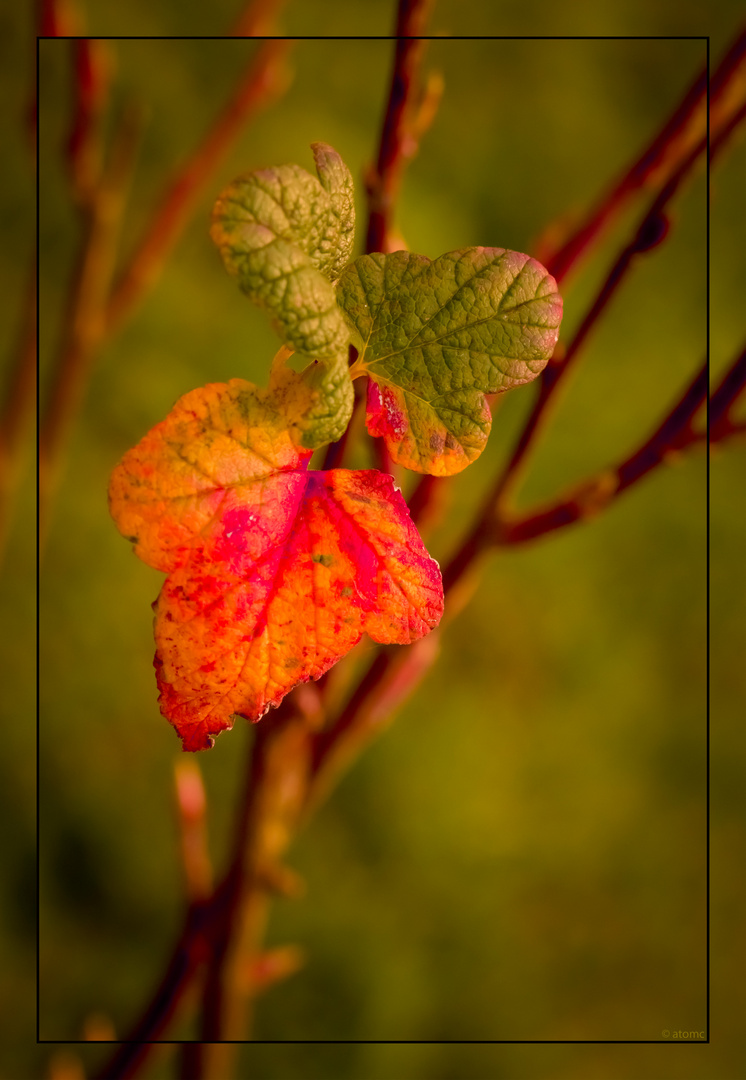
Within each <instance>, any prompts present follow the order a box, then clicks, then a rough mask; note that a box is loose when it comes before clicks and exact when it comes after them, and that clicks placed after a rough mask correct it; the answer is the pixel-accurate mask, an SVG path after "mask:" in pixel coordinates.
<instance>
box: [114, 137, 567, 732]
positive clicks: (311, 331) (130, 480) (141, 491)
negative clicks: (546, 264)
mask: <svg viewBox="0 0 746 1080" xmlns="http://www.w3.org/2000/svg"><path fill="white" fill-rule="evenodd" d="M311 149H312V152H313V156H314V161H315V164H316V173H317V176H316V177H314V176H311V175H310V174H309V173H308V172H306V171H305V170H304V169H302V168H300V167H299V166H297V165H282V166H278V167H275V168H269V169H262V170H258V171H256V172H253V173H250V174H248V175H245V176H242V177H239V178H238V179H237V180H235V181H234V182H233V183H232V184H230V185H229V186H228V188H226V190H225V191H224V192H223V193H222V194H221V196H220V197H219V199H218V200H217V202H216V204H215V209H214V213H213V224H212V230H211V235H212V238H213V240H214V241H215V243H216V245H217V247H218V249H219V251H220V253H221V256H222V258H223V261H224V263H225V266H226V268H227V270H228V271H229V273H231V274H232V275H233V276H235V277H236V278H237V279H238V283H239V286H240V288H241V289H242V291H243V292H244V293H245V294H246V295H247V296H248V298H249V299H250V300H251V301H252V302H253V303H256V304H259V305H261V306H262V307H264V308H266V309H267V311H268V312H269V314H270V316H271V318H272V320H273V324H274V326H275V328H276V330H277V332H278V334H279V336H280V338H281V340H282V347H281V348H280V350H279V351H278V353H277V355H276V356H275V358H274V361H273V363H272V365H271V369H270V372H269V379H268V385H267V387H266V388H262V387H257V386H255V385H253V384H251V383H248V382H246V381H244V380H241V379H233V380H231V382H229V383H227V384H213V385H210V386H206V387H203V388H201V389H198V390H194V391H192V392H191V393H189V394H187V395H185V396H184V397H183V398H181V399H180V401H179V402H177V404H176V406H175V407H174V409H173V410H172V412H171V413H170V414H169V415H168V417H167V418H166V419H165V420H164V421H163V422H162V423H161V424H158V425H156V427H155V428H154V429H153V430H152V431H151V432H150V433H149V434H148V435H147V436H145V438H144V439H143V440H142V441H141V442H140V443H139V444H138V446H137V447H135V448H134V449H133V450H131V451H130V452H129V453H128V454H127V455H125V457H124V459H123V461H122V462H121V463H120V465H119V466H117V468H116V469H115V471H114V474H113V476H112V480H111V485H110V507H111V512H112V515H113V517H114V520H115V522H116V524H117V526H118V528H119V529H120V531H121V532H122V533H123V535H125V536H126V537H127V538H128V539H130V540H131V541H132V543H133V544H134V545H135V551H136V553H137V554H138V555H139V556H140V557H141V558H142V559H144V561H146V562H147V563H149V564H150V565H151V566H154V567H156V568H157V569H160V570H163V571H165V572H166V573H167V574H168V575H169V577H168V579H167V581H166V584H165V585H164V587H163V590H162V591H161V595H160V596H159V599H158V601H157V602H156V604H155V605H154V607H155V610H156V623H155V636H156V645H157V652H156V659H155V666H156V669H157V673H158V684H159V688H160V704H161V711H162V712H163V713H164V715H165V716H166V717H167V718H168V719H169V720H170V721H171V722H172V723H173V724H174V726H175V727H176V729H177V732H178V733H179V735H180V737H181V738H182V742H183V745H184V748H185V749H190V750H194V749H203V748H206V747H209V746H211V745H212V743H213V737H214V735H215V734H217V733H219V732H220V731H222V730H224V729H225V728H228V727H230V726H231V725H232V722H233V717H234V716H235V715H237V714H238V715H242V716H246V717H247V718H249V719H250V720H258V719H259V718H260V717H261V716H262V715H263V714H264V713H265V712H266V710H267V709H268V708H269V707H270V706H273V705H277V704H279V702H280V701H281V700H282V698H283V697H284V695H285V694H286V693H287V692H288V691H289V690H290V689H292V687H293V686H295V685H297V683H299V682H301V681H305V680H307V679H309V678H318V677H319V676H320V675H321V674H323V673H324V672H325V671H327V670H328V669H329V667H331V666H332V664H334V663H335V662H336V661H337V660H338V659H340V658H341V657H342V656H343V655H344V654H345V653H346V652H348V651H349V649H350V648H352V647H353V646H354V645H355V644H356V643H357V641H359V640H360V637H361V636H362V634H363V633H368V634H369V635H370V636H371V637H372V638H373V639H374V640H376V641H379V642H398V643H406V642H411V641H414V640H416V639H417V638H419V637H421V636H423V635H424V634H426V633H428V632H429V631H430V630H431V629H432V628H433V627H434V626H436V625H437V623H438V622H439V620H440V616H441V614H442V610H443V589H442V582H441V578H440V572H439V569H438V566H437V564H436V563H435V562H434V560H432V559H431V558H430V557H429V555H428V554H427V551H426V550H425V548H424V545H423V543H422V540H421V539H420V537H419V534H418V533H417V530H416V528H415V526H414V524H413V523H412V521H411V519H410V516H409V512H408V510H407V507H406V504H405V502H404V500H403V498H402V496H401V494H400V492H399V491H398V490H397V489H396V488H395V486H394V483H393V479H392V478H391V477H389V476H386V475H384V474H382V473H380V472H377V471H376V470H364V471H358V472H351V471H348V470H344V469H335V470H330V471H326V472H324V471H321V472H317V471H309V470H308V459H309V458H310V456H311V453H312V451H313V450H314V449H316V448H318V447H321V446H323V445H325V444H327V443H329V442H333V441H336V440H338V439H339V438H340V437H341V436H342V435H343V434H344V432H345V430H346V428H347V426H348V424H349V422H350V419H351V416H352V409H353V402H354V394H353V386H352V383H353V380H354V379H356V378H361V377H364V376H365V377H367V379H368V395H367V428H368V431H369V433H370V434H371V435H373V436H375V437H380V438H383V439H384V441H385V443H386V447H387V450H388V453H389V455H390V457H391V459H392V460H393V461H394V462H396V463H398V464H401V465H403V466H405V467H406V468H408V469H412V470H414V471H417V472H421V473H429V474H432V475H436V476H445V475H451V474H453V473H457V472H459V471H461V470H462V469H463V468H465V467H466V465H468V464H469V463H470V462H471V461H473V460H474V459H475V458H476V457H477V456H478V455H479V454H480V453H481V451H482V449H483V447H484V445H485V442H486V439H487V436H488V434H489V430H490V425H491V416H490V409H489V404H488V401H487V398H486V395H488V394H495V393H499V392H502V391H505V390H508V389H511V388H512V387H514V386H518V385H521V384H522V383H526V382H529V381H530V380H531V379H533V378H535V377H536V376H537V375H538V374H539V373H540V372H541V371H542V369H543V368H544V366H545V365H546V363H547V362H548V360H549V358H550V356H551V354H552V351H553V349H554V346H555V344H556V342H557V337H558V334H559V326H560V321H561V318H562V301H561V299H560V297H559V294H558V292H557V287H556V283H555V281H554V279H553V278H552V277H551V276H550V275H549V274H548V273H547V271H546V270H545V269H544V268H543V267H542V266H541V265H540V264H539V263H538V262H536V260H534V259H532V258H530V257H529V256H527V255H523V254H520V253H517V252H513V251H507V250H505V249H502V248H464V249H461V250H458V251H452V252H449V253H447V254H445V255H443V256H441V257H440V258H439V259H436V260H434V261H431V260H430V259H428V258H426V257H425V256H422V255H416V254H412V253H410V252H407V251H396V252H393V253H391V254H386V255H384V254H381V253H373V254H370V255H363V256H362V257H360V258H357V259H354V260H351V259H350V257H351V254H352V248H353V242H354V224H355V223H354V203H353V184H352V177H351V176H350V173H349V170H348V169H347V167H346V165H345V164H344V162H343V161H342V159H341V157H340V156H339V154H337V152H336V151H335V150H334V149H333V148H332V147H330V146H328V145H327V144H325V143H314V144H312V148H311ZM293 354H297V356H298V357H300V358H301V359H302V360H303V361H306V363H305V366H303V367H302V369H301V370H300V371H296V370H295V369H294V368H293V367H290V366H289V365H288V360H289V358H290V357H291V356H292V355H293ZM351 356H352V358H353V361H352V363H350V357H351Z"/></svg>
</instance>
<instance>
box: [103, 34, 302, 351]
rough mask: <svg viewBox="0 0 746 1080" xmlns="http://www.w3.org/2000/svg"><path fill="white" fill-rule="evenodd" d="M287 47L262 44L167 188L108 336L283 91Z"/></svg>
mask: <svg viewBox="0 0 746 1080" xmlns="http://www.w3.org/2000/svg"><path fill="white" fill-rule="evenodd" d="M292 44H293V43H292V41H290V40H288V39H274V40H265V41H264V42H263V43H262V45H261V46H260V47H259V51H258V52H257V53H256V55H255V56H254V57H253V60H252V62H251V63H250V64H249V65H248V67H247V69H246V71H245V73H244V75H243V76H242V78H241V80H240V81H239V83H238V85H237V86H236V89H235V91H234V93H233V96H232V97H231V98H230V100H229V101H228V103H227V104H226V106H225V107H224V109H223V112H222V113H221V114H220V116H219V117H218V118H217V119H216V121H215V122H214V123H213V125H212V126H211V128H210V130H209V131H208V132H207V134H206V135H205V137H204V139H203V140H202V142H201V144H200V145H199V146H198V147H197V149H196V150H195V151H194V153H193V154H192V156H191V157H190V158H189V160H188V161H187V162H186V164H185V165H184V166H183V167H182V168H181V169H180V170H179V172H178V173H177V175H176V177H175V178H174V179H173V180H172V182H171V184H170V185H169V186H168V188H167V190H166V192H165V194H164V196H163V198H162V200H161V203H160V205H159V207H158V209H157V210H156V212H155V213H154V215H153V217H152V219H151V221H150V224H149V225H148V227H147V229H146V231H145V235H144V237H143V239H142V241H141V243H140V246H139V248H138V249H137V250H136V252H135V254H134V255H133V257H132V259H131V260H130V263H129V265H128V266H127V268H126V269H125V270H124V272H123V273H122V275H121V276H120V278H119V281H118V282H117V284H116V286H115V288H114V290H113V292H112V296H111V299H110V301H109V305H108V309H107V331H108V332H111V331H112V329H113V328H114V327H115V326H118V325H119V324H120V323H121V322H122V320H123V319H124V318H125V317H126V316H127V315H129V314H130V313H131V311H132V309H133V308H134V306H135V304H136V303H137V302H138V301H139V300H140V299H141V297H142V296H143V295H144V293H145V292H146V291H147V289H149V288H150V287H151V286H152V285H153V283H154V282H155V281H156V280H157V278H158V276H159V275H160V272H161V269H162V267H163V263H164V262H165V259H166V257H167V256H168V254H169V252H170V251H171V249H172V248H173V246H174V244H175V243H176V241H177V239H178V238H179V236H180V235H181V233H182V231H183V229H184V227H185V225H186V223H187V221H188V220H189V217H190V216H191V213H192V211H193V209H194V207H195V205H196V202H197V199H198V198H199V196H200V194H201V193H202V191H203V189H204V187H205V184H206V183H207V181H208V180H209V179H210V177H211V176H212V175H213V174H214V172H215V169H216V167H217V165H218V163H219V162H220V161H221V160H222V158H223V157H224V156H225V154H226V153H227V151H228V149H229V148H230V146H231V144H232V143H233V141H234V140H235V138H236V137H237V135H238V134H239V133H240V131H241V130H242V129H243V127H244V125H245V124H246V123H247V121H248V119H249V118H250V117H251V116H253V115H254V114H255V113H257V112H258V111H259V109H261V108H264V107H266V106H267V105H268V104H269V103H270V102H271V101H273V100H274V99H275V98H277V97H278V96H279V95H280V94H282V93H284V91H285V89H286V87H287V84H288V75H287V71H286V68H285V59H286V57H287V54H288V51H289V50H290V48H291V47H292Z"/></svg>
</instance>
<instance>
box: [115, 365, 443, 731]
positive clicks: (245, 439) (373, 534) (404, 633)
mask: <svg viewBox="0 0 746 1080" xmlns="http://www.w3.org/2000/svg"><path fill="white" fill-rule="evenodd" d="M309 457H310V452H309V451H307V450H303V449H301V448H299V447H298V446H297V445H296V443H295V442H294V441H293V439H292V438H291V436H290V433H289V431H288V429H287V426H286V423H285V420H284V416H283V404H282V402H281V401H278V399H277V398H276V396H275V395H274V393H273V392H272V391H270V390H263V389H260V388H257V387H255V386H253V385H252V384H251V383H248V382H245V381H243V380H241V379H233V380H232V381H231V382H229V383H227V384H222V383H217V384H213V385H210V386H206V387H204V388H202V389H199V390H194V391H192V392H191V393H189V394H186V395H185V396H184V397H183V398H181V400H180V401H178V402H177V404H176V405H175V406H174V408H173V410H172V411H171V413H169V415H168V416H167V417H166V419H165V420H164V421H163V422H162V423H160V424H158V425H156V427H154V428H153V429H152V430H151V431H150V432H149V433H148V434H147V435H146V436H145V438H144V439H143V440H142V441H141V442H140V443H139V444H138V446H136V447H135V448H134V449H133V450H130V451H129V453H127V454H126V455H125V457H124V459H123V460H122V462H121V463H120V464H119V465H118V466H117V468H116V469H115V470H114V473H113V475H112V479H111V484H110V489H109V499H110V508H111V513H112V515H113V517H114V520H115V522H116V524H117V527H118V528H119V530H120V532H122V534H123V535H125V536H126V537H127V538H128V539H130V540H131V541H132V543H133V544H134V545H135V551H136V553H137V554H138V555H139V556H140V558H142V559H143V560H144V561H145V562H147V563H148V564H149V565H151V566H154V567H156V568H157V569H159V570H164V571H166V572H167V574H168V578H167V580H166V582H165V584H164V586H163V588H162V590H161V593H160V595H159V597H158V600H157V601H156V603H155V605H154V608H155V613H156V617H155V638H156V648H157V651H156V658H155V665H156V670H157V678H158V685H159V688H160V707H161V712H162V713H163V714H164V716H166V717H167V718H168V719H169V720H170V721H171V723H172V724H173V725H174V727H175V728H176V730H177V732H178V734H179V736H180V737H181V739H182V743H183V746H184V749H185V750H200V749H206V748H208V747H210V746H212V744H213V739H214V736H215V735H217V734H218V733H219V732H221V731H223V730H226V729H228V728H230V727H231V726H232V724H233V718H234V715H236V714H237V715H241V716H245V717H247V718H248V719H249V720H258V719H259V718H260V717H261V716H262V715H263V714H264V713H265V712H266V711H267V709H268V708H269V707H270V706H272V705H277V704H278V703H279V702H280V701H281V700H282V698H283V697H284V696H285V694H287V693H288V691H289V690H291V689H292V687H293V686H295V685H296V684H297V683H299V682H303V681H306V680H308V679H311V678H318V677H319V676H320V675H321V674H323V672H325V671H327V670H328V669H329V668H330V667H331V666H332V665H333V664H334V663H335V662H336V661H337V660H339V659H340V658H341V657H342V656H344V655H345V653H347V652H348V651H349V650H350V649H351V648H352V647H353V646H354V645H355V644H356V643H357V642H358V641H359V640H360V638H361V637H362V635H363V634H364V633H367V634H369V635H370V636H371V637H372V638H373V639H374V640H375V641H379V642H396V643H408V642H411V641H414V640H416V639H417V638H420V637H422V636H423V635H424V634H427V633H428V632H429V630H431V629H432V628H433V627H434V626H435V625H437V623H438V622H439V620H440V617H441V614H442V610H443V590H442V583H441V579H440V572H439V569H438V565H437V563H436V562H434V560H433V559H431V558H430V556H429V555H428V553H427V551H426V550H425V548H424V546H423V544H422V541H421V539H420V536H419V534H418V532H417V530H416V528H415V526H414V525H413V523H412V521H411V520H410V517H409V512H408V510H407V507H406V504H405V502H404V500H403V498H402V496H401V494H400V492H399V491H398V490H396V488H395V487H394V482H393V480H392V478H391V477H390V476H385V475H383V474H381V473H378V472H376V471H375V470H368V471H361V472H352V471H348V470H344V469H335V470H331V471H329V472H320V471H309V470H308V469H307V465H308V458H309Z"/></svg>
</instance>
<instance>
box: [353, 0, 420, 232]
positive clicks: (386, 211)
mask: <svg viewBox="0 0 746 1080" xmlns="http://www.w3.org/2000/svg"><path fill="white" fill-rule="evenodd" d="M431 8H432V0H399V6H398V10H397V17H396V29H395V37H396V48H395V53H394V69H393V72H392V76H391V85H390V88H389V95H388V100H387V104H386V112H385V115H384V119H383V129H382V131H381V139H380V142H379V149H378V158H377V160H376V164H375V167H374V168H371V169H370V171H369V175H368V177H367V185H366V186H367V192H368V230H367V235H366V240H365V250H366V252H368V253H369V252H373V251H383V252H388V251H390V250H392V248H391V247H390V239H391V232H392V224H393V212H394V204H395V201H396V198H397V196H398V193H399V188H400V186H401V181H402V176H403V173H404V168H405V166H406V163H407V162H408V161H409V160H411V158H412V157H414V155H415V154H416V152H417V148H418V136H419V135H421V128H422V125H421V124H420V130H417V128H416V125H415V124H414V123H413V121H414V117H413V98H414V93H415V87H416V85H417V82H418V79H419V72H420V67H421V64H422V58H423V55H424V50H425V46H426V44H427V43H426V42H425V41H423V40H422V39H421V38H420V37H419V35H421V34H422V33H423V31H424V29H425V27H426V26H427V20H428V18H429V16H430V10H431ZM432 115H434V112H433V114H432Z"/></svg>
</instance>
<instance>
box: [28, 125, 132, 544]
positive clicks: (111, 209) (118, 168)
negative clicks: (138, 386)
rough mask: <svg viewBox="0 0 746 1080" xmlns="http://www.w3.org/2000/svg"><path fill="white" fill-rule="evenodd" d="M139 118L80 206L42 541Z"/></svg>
mask: <svg viewBox="0 0 746 1080" xmlns="http://www.w3.org/2000/svg"><path fill="white" fill-rule="evenodd" d="M140 126H141V125H140V117H139V113H136V112H135V111H134V110H132V109H129V110H127V111H126V112H125V114H124V116H123V117H122V120H121V122H120V125H119V129H118V131H117V133H116V135H115V138H114V145H113V148H112V152H111V159H110V161H109V163H108V165H107V166H106V168H105V170H104V173H103V175H102V177H101V180H100V182H99V183H98V185H97V187H96V190H95V193H94V194H93V195H92V196H91V198H90V200H88V201H87V202H86V203H85V205H84V207H83V215H84V225H85V235H84V238H83V241H82V247H81V251H80V255H79V259H78V268H77V271H76V274H75V277H74V280H73V283H72V288H71V293H70V296H69V298H68V306H67V314H66V316H65V321H64V325H63V330H62V337H61V341H60V346H59V350H58V355H57V360H56V363H55V370H54V376H53V382H52V387H51V391H50V396H49V401H48V404H47V408H46V410H45V412H44V417H43V422H42V427H41V432H40V440H39V474H40V475H39V483H40V488H39V494H40V508H39V509H40V525H41V537H42V542H43V539H44V537H45V535H46V529H47V525H48V518H49V506H50V501H51V498H52V496H53V492H54V488H55V485H56V482H57V478H58V474H59V469H60V464H61V458H62V456H63V454H64V451H65V449H66V446H67V441H68V438H69V435H70V432H71V430H72V426H73V423H74V421H75V419H76V417H77V415H78V411H79V408H80V405H81V402H82V398H83V393H84V390H85V386H86V384H87V381H88V375H89V372H90V369H91V365H92V363H93V359H94V356H95V352H96V349H97V348H98V346H99V343H100V341H101V339H102V337H103V335H104V331H105V323H104V313H105V305H106V298H107V295H108V291H109V284H110V282H111V279H112V275H113V272H114V264H115V259H116V249H117V245H118V242H119V236H120V231H121V225H122V217H123V212H124V205H125V199H126V192H127V189H128V187H129V182H130V179H131V176H132V170H133V165H134V159H135V153H136V149H137V146H138V142H139V134H140Z"/></svg>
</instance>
